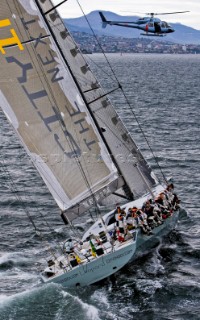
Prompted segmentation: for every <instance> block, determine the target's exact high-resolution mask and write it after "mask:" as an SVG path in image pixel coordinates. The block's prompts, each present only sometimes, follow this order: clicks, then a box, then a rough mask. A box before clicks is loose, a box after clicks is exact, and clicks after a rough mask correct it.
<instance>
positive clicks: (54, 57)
mask: <svg viewBox="0 0 200 320" xmlns="http://www.w3.org/2000/svg"><path fill="white" fill-rule="evenodd" d="M42 2H44V1H40V2H38V3H41V4H42ZM48 19H49V18H48ZM0 69H1V82H0V106H1V108H2V109H3V111H4V112H5V114H6V116H7V118H8V119H9V121H10V122H11V123H12V125H13V126H14V128H15V130H16V131H17V133H18V135H19V137H20V139H21V141H22V144H23V145H24V147H25V148H26V151H27V153H28V154H29V155H30V156H31V158H32V160H33V162H34V164H35V166H36V168H37V169H38V171H39V173H40V175H41V176H42V178H43V179H44V181H45V183H46V184H47V186H48V188H49V190H50V192H51V193H52V195H53V196H54V198H55V200H56V202H57V203H58V205H59V207H60V208H61V209H62V210H66V209H67V208H70V207H72V206H74V205H75V204H77V203H79V202H81V201H82V200H85V199H87V198H89V197H90V196H91V194H96V198H101V197H104V196H107V195H109V194H110V193H112V192H113V191H114V190H116V189H118V188H119V187H121V186H122V185H123V184H124V181H123V180H122V179H121V178H119V175H118V173H117V169H116V167H115V166H114V164H113V163H112V161H111V157H110V155H109V152H108V151H107V148H106V147H105V145H104V143H103V141H102V138H101V135H100V134H99V132H98V130H97V129H96V126H95V124H94V121H93V119H92V117H91V115H90V114H89V113H88V111H87V108H86V105H85V102H84V99H83V98H82V96H81V94H80V93H79V89H78V87H77V84H76V82H75V81H74V79H73V77H72V75H71V72H69V68H68V67H67V65H66V62H65V60H64V58H63V56H62V54H61V53H60V51H59V49H58V46H57V44H56V42H55V41H54V39H53V37H52V36H51V32H50V30H49V28H48V26H47V24H46V23H45V21H44V18H43V17H42V15H41V13H40V11H39V10H38V5H37V3H36V2H35V1H27V0H9V1H6V0H1V1H0ZM87 207H88V206H85V208H84V210H86V209H87ZM84 210H83V211H84ZM74 217H75V216H73V218H74ZM71 218H72V217H71Z"/></svg>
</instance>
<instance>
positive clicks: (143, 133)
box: [76, 0, 167, 183]
mask: <svg viewBox="0 0 200 320" xmlns="http://www.w3.org/2000/svg"><path fill="white" fill-rule="evenodd" d="M76 2H77V3H78V5H79V7H80V9H81V11H82V13H83V15H84V17H85V19H86V21H87V23H88V25H89V27H90V30H91V31H92V34H93V36H94V38H95V39H96V41H97V43H98V45H99V47H100V49H101V50H102V53H103V55H104V57H105V60H106V62H107V63H108V65H109V67H110V69H111V71H112V73H113V75H114V77H115V79H116V81H117V83H118V85H119V86H120V87H121V91H122V93H123V95H124V98H125V100H126V102H127V104H128V107H129V109H130V111H131V112H132V114H133V116H134V118H135V120H136V122H137V124H138V126H139V129H140V131H141V133H142V135H143V137H144V139H145V141H146V143H147V145H148V147H149V150H150V151H151V153H152V155H153V157H154V160H155V162H156V164H157V166H158V168H159V170H160V172H161V174H162V176H163V179H164V181H165V182H166V183H167V179H166V177H165V175H164V172H163V170H162V168H161V166H160V164H159V162H158V160H157V158H156V156H155V154H154V152H153V149H152V147H151V145H150V143H149V141H148V139H147V137H146V134H145V132H144V131H143V129H142V127H141V124H140V123H139V121H138V119H137V116H136V114H135V112H134V111H133V109H132V108H131V105H130V102H129V100H128V97H127V95H126V94H125V92H124V90H123V87H122V85H121V84H120V82H119V80H118V77H117V75H116V74H115V72H114V69H113V68H112V66H111V64H110V62H109V60H108V58H107V56H106V54H105V52H104V50H103V47H102V45H101V43H100V42H99V40H98V38H97V36H96V34H95V33H94V30H93V28H92V26H91V24H90V22H89V20H88V18H87V16H86V15H85V12H84V11H83V8H82V6H81V5H80V3H79V0H76Z"/></svg>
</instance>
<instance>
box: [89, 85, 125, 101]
mask: <svg viewBox="0 0 200 320" xmlns="http://www.w3.org/2000/svg"><path fill="white" fill-rule="evenodd" d="M119 89H121V86H119V87H117V88H114V89H113V90H111V91H110V92H106V93H104V94H103V95H102V96H100V97H97V98H96V99H94V100H92V101H89V102H88V105H90V104H92V103H94V102H95V101H98V100H99V99H101V98H103V97H106V96H107V95H109V94H111V93H113V92H115V91H117V90H119Z"/></svg>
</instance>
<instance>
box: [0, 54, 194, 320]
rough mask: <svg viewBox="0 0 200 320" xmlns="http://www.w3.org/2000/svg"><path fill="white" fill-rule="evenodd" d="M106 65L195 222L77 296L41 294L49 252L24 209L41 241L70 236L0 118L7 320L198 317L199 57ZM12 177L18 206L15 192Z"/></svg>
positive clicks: (124, 113)
mask: <svg viewBox="0 0 200 320" xmlns="http://www.w3.org/2000/svg"><path fill="white" fill-rule="evenodd" d="M91 58H92V59H94V60H95V62H96V63H97V64H98V65H100V69H99V70H97V69H96V72H98V73H99V76H100V77H101V79H102V84H103V85H104V86H106V91H107V89H108V88H109V85H110V84H109V83H108V79H107V77H106V76H105V74H104V73H102V70H105V68H107V67H106V65H105V62H104V60H103V57H102V56H100V55H92V56H91ZM108 58H109V59H110V61H111V63H112V66H113V68H114V69H115V72H116V73H117V74H118V76H119V77H120V79H121V82H122V85H123V87H124V90H125V91H126V94H127V97H128V99H129V100H130V102H131V107H132V109H133V111H134V113H135V115H136V116H137V119H138V121H139V122H140V124H141V126H142V128H143V130H144V133H145V135H146V136H147V137H148V140H149V143H150V145H151V147H152V149H153V151H154V154H155V155H156V157H157V160H158V161H159V163H160V166H161V167H162V169H163V172H164V173H165V175H166V176H173V178H174V181H175V185H176V191H177V193H178V194H179V195H180V197H181V200H182V205H183V206H185V207H186V208H187V209H188V211H189V215H188V217H184V218H183V219H182V220H181V221H180V222H179V224H178V225H177V227H176V230H175V231H173V232H172V233H171V234H170V235H169V236H168V237H167V238H166V239H163V240H162V241H161V243H160V245H159V246H158V247H157V248H156V249H155V250H152V251H150V252H149V253H148V254H145V255H142V256H140V257H138V259H137V260H136V261H135V262H133V263H132V264H131V265H128V266H126V267H125V268H123V269H122V270H121V271H120V272H118V273H116V274H115V275H114V276H112V277H110V278H109V279H105V280H104V281H102V282H100V283H99V284H96V285H93V286H90V287H88V288H81V289H80V290H78V291H76V290H64V289H63V288H62V287H60V286H57V285H54V284H51V285H43V286H41V282H40V277H39V272H40V271H41V270H42V269H43V268H44V266H45V265H46V261H45V258H46V257H47V250H46V246H45V244H42V245H41V241H40V238H39V236H38V235H35V233H34V229H33V228H32V226H31V224H30V222H29V220H28V219H27V216H26V214H25V213H24V210H23V208H22V203H23V205H25V206H26V207H28V209H29V212H30V214H31V216H32V217H33V218H34V220H36V221H37V222H36V223H37V226H39V227H40V228H41V230H42V231H43V233H44V238H45V242H46V241H48V243H49V244H50V245H53V246H54V245H55V242H54V240H55V238H56V239H57V240H58V241H62V240H63V239H65V238H66V237H67V236H68V235H70V233H69V231H67V230H66V229H65V228H64V227H63V226H62V225H61V221H60V219H59V214H58V213H59V210H58V209H57V207H56V205H55V203H54V201H53V199H52V197H51V195H50V194H49V192H48V191H47V189H46V187H45V186H44V184H43V182H42V181H41V179H40V177H39V175H38V174H37V172H36V171H35V169H34V168H33V167H32V165H31V163H30V161H29V159H28V158H27V157H26V155H25V152H24V150H23V149H22V148H21V147H20V145H19V143H18V140H17V139H16V138H15V135H14V133H13V131H12V129H11V128H10V125H9V124H8V123H7V121H6V120H5V117H4V116H3V114H2V113H0V123H1V126H0V135H1V154H0V161H1V163H3V166H1V168H0V183H1V203H0V224H1V249H0V250H1V252H0V283H1V285H0V288H1V289H0V319H1V320H35V319H37V320H66V319H70V320H73V319H75V320H77V319H83V320H84V319H87V320H88V319H94V320H99V319H100V320H124V319H127V320H129V319H130V320H132V319H145V320H188V319H189V318H190V319H193V320H198V319H199V312H200V307H199V299H200V285H199V278H200V271H199V270H200V245H199V243H200V222H199V210H200V209H199V206H198V200H199V185H200V173H199V172H200V161H199V160H200V145H199V141H200V134H199V132H200V131H199V129H200V119H199V101H200V99H199V74H200V70H199V69H200V57H199V56H198V55H195V56H190V55H187V57H186V56H178V55H171V56H168V55H126V54H125V55H123V56H119V55H109V57H108ZM91 63H92V62H91ZM106 71H108V70H107V69H106ZM112 98H113V100H114V101H115V103H116V106H117V109H118V112H119V114H120V117H121V118H123V120H124V122H125V124H126V126H127V127H128V128H129V130H130V131H131V133H132V135H133V137H134V138H135V139H136V142H137V144H138V145H139V147H140V149H141V150H142V151H143V153H144V155H145V157H146V158H147V159H148V161H149V163H150V164H151V165H152V167H153V168H154V170H155V171H156V173H157V174H158V175H159V174H160V173H159V170H158V169H157V167H156V164H155V162H154V158H153V156H152V154H151V153H150V152H149V149H148V147H147V146H146V144H145V142H144V139H143V137H142V134H140V133H139V129H138V126H137V123H136V121H135V119H134V117H133V114H132V112H131V111H130V110H129V109H127V106H126V104H125V103H124V101H122V100H123V99H122V95H121V93H120V92H118V91H117V92H116V93H115V94H114V95H113V97H112ZM119 102H122V103H121V104H120V103H119ZM7 170H9V172H10V174H11V175H12V179H13V180H14V182H15V183H16V185H17V189H18V195H20V197H21V200H19V199H18V200H16V198H15V196H14V194H13V188H12V185H11V184H10V180H9V179H8V176H7V174H6V171H7ZM44 217H45V220H46V221H47V222H48V223H46V222H44ZM89 219H90V216H89V215H88V216H87V217H86V219H85V218H81V221H79V222H77V224H76V229H77V232H80V233H81V232H82V231H83V230H84V229H86V228H87V227H88V226H89V225H90V224H91V220H89ZM49 226H50V228H49ZM50 229H51V230H50ZM52 229H53V230H52Z"/></svg>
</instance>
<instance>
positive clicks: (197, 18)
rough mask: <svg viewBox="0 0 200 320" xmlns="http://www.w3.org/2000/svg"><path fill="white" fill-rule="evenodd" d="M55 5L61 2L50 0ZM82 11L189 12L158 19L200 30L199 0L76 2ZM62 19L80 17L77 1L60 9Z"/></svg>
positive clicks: (136, 13)
mask: <svg viewBox="0 0 200 320" xmlns="http://www.w3.org/2000/svg"><path fill="white" fill-rule="evenodd" d="M52 1H53V2H54V3H55V4H58V3H60V2H61V1H62V0H52ZM78 1H79V3H80V5H81V7H82V9H83V11H84V12H85V13H86V14H87V13H89V12H91V11H94V10H102V11H103V10H105V11H112V12H115V13H118V14H120V15H138V16H142V15H143V14H139V13H140V12H141V13H146V12H158V13H159V12H173V11H186V10H188V11H190V12H188V13H182V14H175V15H169V16H163V17H160V18H162V20H164V21H167V22H180V23H182V24H185V25H188V26H190V27H193V28H195V29H198V30H200V0H151V1H149V0H137V1H133V0H78ZM59 12H60V14H61V15H62V17H63V18H75V17H80V16H82V12H81V10H80V8H79V6H78V4H77V0H68V1H67V2H66V3H64V4H63V5H62V6H61V7H60V9H59Z"/></svg>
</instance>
